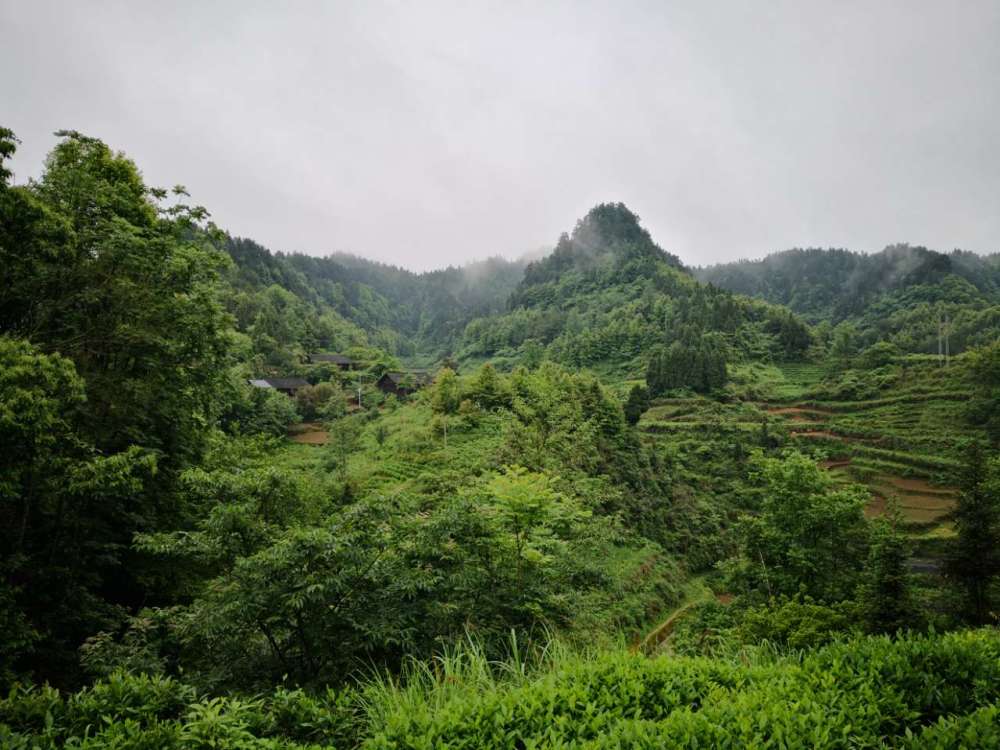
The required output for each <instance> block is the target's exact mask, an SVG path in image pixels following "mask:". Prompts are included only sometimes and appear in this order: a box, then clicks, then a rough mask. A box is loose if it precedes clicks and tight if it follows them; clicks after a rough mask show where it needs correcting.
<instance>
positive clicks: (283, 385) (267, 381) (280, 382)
mask: <svg viewBox="0 0 1000 750" xmlns="http://www.w3.org/2000/svg"><path fill="white" fill-rule="evenodd" d="M250 385H252V386H255V387H257V388H278V389H280V390H289V389H292V388H302V387H303V386H306V385H309V381H308V380H304V379H302V378H262V379H259V380H251V381H250Z"/></svg>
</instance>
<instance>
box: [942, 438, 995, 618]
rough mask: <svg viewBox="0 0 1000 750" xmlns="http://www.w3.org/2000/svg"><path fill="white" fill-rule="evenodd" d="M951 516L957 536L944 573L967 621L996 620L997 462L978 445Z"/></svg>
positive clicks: (971, 451) (952, 543) (972, 452)
mask: <svg viewBox="0 0 1000 750" xmlns="http://www.w3.org/2000/svg"><path fill="white" fill-rule="evenodd" d="M952 517H953V519H954V521H955V532H956V536H955V539H954V540H953V541H952V542H951V545H950V547H949V550H948V557H947V562H946V568H945V570H946V572H947V574H948V576H949V577H950V578H951V579H952V580H953V581H954V582H955V583H956V585H957V586H958V587H959V588H960V590H961V591H962V595H963V608H964V612H963V614H964V615H965V616H966V618H967V619H968V620H969V621H970V622H972V623H974V624H983V623H987V622H990V621H991V620H993V619H995V617H996V615H995V613H994V611H993V607H994V605H995V595H994V591H993V588H994V584H995V581H996V578H997V576H998V575H1000V459H996V458H994V459H992V460H988V459H987V458H986V457H985V455H984V451H983V449H982V448H981V447H980V446H979V445H973V446H972V448H971V449H970V452H969V459H968V462H967V464H966V468H965V473H964V476H963V479H962V492H961V494H960V495H959V498H958V503H957V505H956V507H955V510H954V511H953V513H952Z"/></svg>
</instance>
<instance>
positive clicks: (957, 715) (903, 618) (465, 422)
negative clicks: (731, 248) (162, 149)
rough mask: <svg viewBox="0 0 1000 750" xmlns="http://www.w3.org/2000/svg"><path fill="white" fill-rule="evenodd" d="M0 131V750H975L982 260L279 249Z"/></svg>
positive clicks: (999, 275) (997, 685)
mask: <svg viewBox="0 0 1000 750" xmlns="http://www.w3.org/2000/svg"><path fill="white" fill-rule="evenodd" d="M57 136H58V142H57V143H56V145H55V147H54V148H53V150H52V151H51V153H50V154H49V156H48V158H47V160H46V162H45V164H44V169H43V170H42V172H41V175H40V177H39V178H38V179H37V180H30V181H28V182H27V183H26V184H14V183H13V181H12V178H11V174H10V172H9V171H8V170H7V169H6V168H5V166H4V165H5V164H6V162H7V161H8V160H9V159H10V157H11V156H12V155H13V154H14V152H15V150H16V147H17V145H18V141H17V139H16V137H15V135H14V133H12V132H11V131H9V130H6V129H0V268H2V269H3V286H2V288H0V512H2V519H3V523H2V524H0V696H2V697H0V745H2V746H3V747H11V748H24V749H28V748H60V747H77V748H90V749H92V750H96V749H98V748H287V749H291V748H319V747H324V748H326V747H335V748H355V747H363V748H386V749H388V748H446V747H454V748H459V747H461V748H491V747H495V748H501V747H538V748H543V747H544V748H557V747H558V748H570V747H573V748H621V747H635V748H645V747H648V748H654V747H665V746H669V747H692V748H694V747H792V746H809V747H830V748H834V747H837V748H842V747H843V748H846V747H912V748H918V747H920V748H924V747H942V748H943V747H974V746H982V747H996V746H997V745H998V744H1000V638H998V635H997V632H996V625H997V614H996V613H997V612H998V611H1000V609H998V608H1000V582H998V577H1000V453H998V446H1000V343H998V338H1000V337H998V333H1000V261H998V258H997V256H991V257H981V256H976V255H973V254H970V253H963V252H958V251H956V252H954V253H952V254H950V255H942V254H938V253H934V252H932V251H929V250H926V249H924V248H917V247H909V246H895V247H892V248H888V249H887V250H886V251H884V252H883V253H880V254H876V255H871V256H866V255H861V254H855V253H850V252H847V251H840V250H832V251H821V250H805V251H801V250H793V251H788V252H787V253H783V254H779V255H776V256H771V257H769V258H767V259H765V260H763V261H757V262H748V263H738V264H730V265H726V266H716V267H713V268H708V269H694V270H693V271H692V270H691V269H688V268H686V267H685V266H684V265H683V264H682V263H681V262H680V260H679V259H678V258H677V257H675V256H674V255H671V254H670V253H669V252H666V251H665V250H663V249H662V248H660V247H659V246H658V245H657V244H656V243H655V242H654V240H653V239H652V237H651V236H650V234H649V233H648V232H647V231H646V229H644V228H643V226H642V223H641V221H640V219H639V217H638V216H636V215H635V214H634V213H633V212H632V211H631V210H629V209H628V208H627V207H626V206H625V205H623V204H621V203H605V204H601V205H598V206H596V207H594V208H593V209H592V210H591V211H590V212H588V213H587V215H586V216H584V217H582V218H580V219H579V221H577V222H576V224H575V226H574V227H573V228H572V230H571V231H569V232H567V233H564V234H562V235H561V236H560V237H559V238H558V239H557V241H556V243H555V245H554V249H553V250H552V252H551V253H549V254H548V255H546V256H544V257H542V258H540V259H537V260H534V261H532V262H527V261H524V262H522V261H517V262H511V261H507V260H503V259H500V258H493V259H489V260H486V261H481V262H477V263H472V264H470V265H467V266H464V267H461V268H454V267H452V268H447V269H444V270H440V271H433V272H428V273H419V274H418V273H413V272H410V271H407V270H405V269H401V268H396V267H392V266H386V265H383V264H378V263H374V262H371V261H367V260H364V259H362V258H358V257H354V256H347V255H330V256H328V257H324V258H318V257H313V256H308V255H303V254H297V253H285V252H272V251H271V250H269V249H267V248H264V247H263V246H261V245H259V244H257V243H256V242H254V241H253V240H251V239H246V238H239V237H236V236H234V235H233V234H231V233H228V232H226V231H225V230H224V228H220V227H218V226H216V225H215V224H213V223H212V221H211V219H210V215H209V213H208V211H207V210H206V209H205V208H202V207H200V206H198V205H196V204H194V203H193V202H192V201H191V198H190V197H189V196H188V194H187V191H186V190H185V189H184V188H183V187H182V186H180V185H178V186H175V187H173V188H171V189H169V190H167V189H161V188H158V187H153V186H150V185H147V184H146V183H145V181H144V179H143V176H142V174H141V172H140V170H139V168H138V167H137V165H136V164H135V163H133V162H132V161H131V160H130V159H129V158H128V157H127V156H126V155H124V154H122V153H119V152H116V151H114V150H113V149H112V148H110V147H109V146H108V145H106V144H105V143H103V142H102V141H100V140H98V139H95V138H92V137H88V136H86V135H83V134H81V133H78V132H74V131H65V132H60V133H58V134H57Z"/></svg>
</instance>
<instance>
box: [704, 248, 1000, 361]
mask: <svg viewBox="0 0 1000 750" xmlns="http://www.w3.org/2000/svg"><path fill="white" fill-rule="evenodd" d="M695 274H696V276H697V277H698V278H699V279H701V280H702V281H704V282H706V283H710V284H713V285H715V286H718V287H720V288H723V289H728V290H731V291H733V292H737V293H740V294H747V295H751V296H755V297H759V298H761V299H766V300H768V301H769V302H774V303H776V304H780V305H786V306H787V307H789V308H791V309H792V310H794V311H795V312H797V313H799V314H801V315H802V316H803V317H805V318H806V319H807V320H809V321H810V322H811V323H814V324H818V323H821V322H827V323H830V324H833V325H836V324H838V323H842V322H845V321H848V322H850V323H851V325H852V326H853V328H854V329H856V331H855V332H856V335H857V337H858V338H859V345H861V346H867V345H870V344H872V343H874V342H875V341H877V340H888V341H891V342H892V343H894V344H896V345H897V346H899V348H900V349H902V350H903V351H912V352H926V353H932V352H934V351H936V347H937V326H938V322H939V319H941V318H942V317H943V316H944V315H945V314H947V315H948V316H949V319H950V334H951V336H950V337H951V342H950V344H951V347H952V351H955V352H958V351H961V350H963V349H965V348H967V347H969V346H975V345H977V344H982V343H987V342H989V341H990V340H992V339H994V338H995V337H996V336H997V334H998V333H1000V309H998V305H1000V255H990V256H980V255H977V254H975V253H970V252H963V251H961V250H955V251H953V252H952V253H950V254H943V253H938V252H935V251H932V250H928V249H927V248H925V247H914V246H910V245H892V246H890V247H887V248H886V249H885V250H883V251H881V252H879V253H874V254H871V255H866V254H864V253H856V252H850V251H848V250H839V249H830V250H823V249H819V248H810V249H805V250H802V249H795V250H787V251H785V252H781V253H775V254H774V255H770V256H768V257H766V258H764V259H762V260H755V261H739V262H736V263H724V264H720V265H716V266H709V267H707V268H700V269H696V271H695Z"/></svg>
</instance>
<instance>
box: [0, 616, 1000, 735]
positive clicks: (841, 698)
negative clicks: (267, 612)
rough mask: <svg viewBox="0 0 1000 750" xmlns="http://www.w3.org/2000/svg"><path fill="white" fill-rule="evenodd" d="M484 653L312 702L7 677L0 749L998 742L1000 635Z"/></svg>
mask: <svg viewBox="0 0 1000 750" xmlns="http://www.w3.org/2000/svg"><path fill="white" fill-rule="evenodd" d="M528 663H529V662H526V661H525V660H524V659H523V658H519V657H518V656H517V655H516V654H515V655H512V657H511V660H510V661H509V662H505V663H503V664H498V663H491V662H488V661H487V660H486V658H485V656H484V652H482V650H477V649H476V648H475V646H474V644H473V645H471V646H470V647H467V648H466V650H465V651H464V652H462V653H457V652H456V654H454V655H452V656H445V657H442V658H441V659H438V660H435V662H433V663H431V664H429V665H427V666H426V668H422V669H418V670H415V671H412V672H411V674H410V681H409V682H408V683H404V684H400V683H395V682H393V681H391V680H389V681H387V680H385V679H384V678H383V679H375V680H373V681H372V682H370V683H368V684H367V685H362V686H359V687H358V688H356V689H350V690H346V691H342V692H333V691H327V692H326V693H324V694H319V695H313V694H309V693H306V692H304V691H301V690H286V689H283V688H279V689H278V690H276V691H274V692H273V693H269V694H266V695H260V696H241V697H234V696H231V697H202V696H199V695H198V694H197V693H196V691H195V689H194V688H191V687H189V686H187V685H184V684H183V683H181V682H179V681H177V680H174V679H171V678H164V677H148V676H145V675H139V676H136V675H125V674H115V675H112V676H110V677H109V678H107V679H106V680H102V681H101V682H98V683H96V684H95V685H93V686H92V687H90V688H87V689H85V690H81V691H80V692H78V693H75V694H71V695H68V696H66V695H61V694H59V693H58V692H57V691H55V690H53V689H51V688H47V687H42V688H15V689H14V690H12V692H11V693H10V694H9V695H8V696H7V698H6V699H4V700H0V746H2V747H4V748H18V749H20V748H25V749H27V748H40V749H41V750H48V749H49V748H61V747H72V748H89V749H90V750H98V749H100V750H106V749H107V748H120V749H124V748H136V749H138V748H150V749H152V748H157V749H159V748H167V749H170V748H231V749H234V750H236V749H244V748H246V749H248V750H254V749H258V748H286V749H289V750H292V749H300V748H319V747H323V748H352V747H362V748H365V750H403V749H404V748H414V749H415V750H416V749H417V748H420V749H423V748H428V749H429V748H435V749H437V748H469V749H470V750H471V749H472V748H590V749H592V750H597V749H601V750H610V749H611V748H650V749H652V748H662V747H679V748H708V747H712V748H730V747H731V748H737V747H741V748H742V747H754V748H761V747H765V748H766V747H781V748H789V747H815V748H858V747H890V748H892V747H898V748H925V747H930V748H951V747H997V746H1000V745H998V743H1000V722H998V718H1000V712H998V708H997V706H996V702H997V700H998V699H1000V633H997V632H996V631H994V630H978V631H966V632H961V633H952V634H949V635H943V636H941V635H930V636H900V637H899V638H898V639H895V640H894V639H891V638H889V637H885V636H880V637H862V638H857V639H854V640H850V641H846V642H842V643H835V644H831V645H829V646H826V647H824V648H821V649H818V650H815V651H807V652H801V653H798V654H796V655H794V656H789V657H779V658H776V657H774V656H773V652H767V651H761V652H754V651H750V652H747V653H745V654H744V655H743V658H741V659H739V660H736V659H733V660H725V659H708V658H691V657H673V658H671V657H660V658H657V659H648V658H646V657H643V656H641V655H637V654H630V653H627V652H625V651H617V652H609V653H604V654H600V655H598V656H595V657H592V658H583V657H579V656H576V657H572V656H565V655H563V654H562V653H561V652H558V649H557V653H555V654H554V655H549V656H548V657H545V656H543V657H542V658H541V659H540V660H537V661H535V662H532V663H534V664H535V665H536V666H535V668H538V669H540V670H541V671H540V672H539V673H537V674H535V676H532V672H531V671H530V668H529V666H528Z"/></svg>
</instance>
